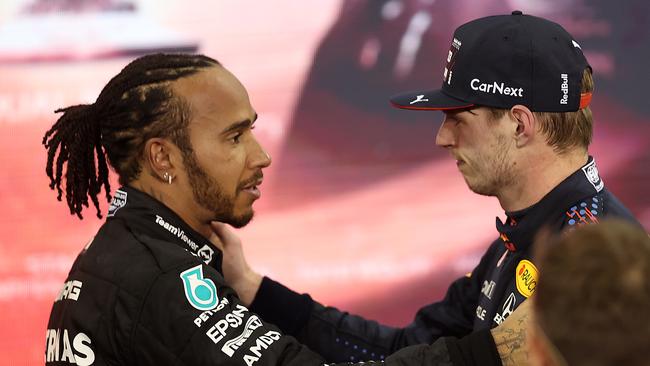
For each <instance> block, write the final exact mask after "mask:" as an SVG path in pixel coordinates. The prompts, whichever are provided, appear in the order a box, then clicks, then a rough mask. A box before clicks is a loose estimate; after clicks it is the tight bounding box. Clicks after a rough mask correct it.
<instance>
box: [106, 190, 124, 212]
mask: <svg viewBox="0 0 650 366" xmlns="http://www.w3.org/2000/svg"><path fill="white" fill-rule="evenodd" d="M126 197H127V193H126V192H124V191H122V190H119V189H118V190H117V191H115V194H114V195H113V199H112V200H111V204H110V206H109V207H108V214H107V215H106V216H108V217H111V216H114V215H115V213H117V210H119V209H120V208H122V207H124V206H126Z"/></svg>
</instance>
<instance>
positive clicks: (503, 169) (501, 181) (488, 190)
mask: <svg viewBox="0 0 650 366" xmlns="http://www.w3.org/2000/svg"><path fill="white" fill-rule="evenodd" d="M495 149H496V152H495V153H494V154H493V155H491V156H489V157H487V158H482V159H481V160H482V161H481V162H480V163H479V164H480V171H477V172H476V177H475V179H473V180H472V181H470V180H468V179H467V177H466V176H464V178H465V182H466V183H467V186H468V187H469V189H470V190H471V191H472V192H474V193H476V194H480V195H482V196H499V192H501V191H502V190H504V189H508V187H511V186H512V185H513V184H514V182H515V181H516V174H515V170H514V168H513V166H512V165H510V162H509V160H508V155H509V154H508V153H509V148H508V147H506V145H505V137H503V136H499V138H498V139H497V144H496V146H495Z"/></svg>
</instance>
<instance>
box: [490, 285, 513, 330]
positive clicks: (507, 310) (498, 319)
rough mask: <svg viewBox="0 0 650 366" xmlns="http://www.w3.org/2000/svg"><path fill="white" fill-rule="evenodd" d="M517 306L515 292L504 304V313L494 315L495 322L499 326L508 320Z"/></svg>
mask: <svg viewBox="0 0 650 366" xmlns="http://www.w3.org/2000/svg"><path fill="white" fill-rule="evenodd" d="M516 305H517V297H516V296H515V294H514V292H511V293H510V296H508V298H507V299H506V301H505V302H504V303H503V307H502V309H501V310H502V311H501V313H497V314H495V315H494V322H495V323H497V324H501V323H502V322H503V321H504V320H506V318H508V317H509V316H510V314H512V312H513V311H515V307H516Z"/></svg>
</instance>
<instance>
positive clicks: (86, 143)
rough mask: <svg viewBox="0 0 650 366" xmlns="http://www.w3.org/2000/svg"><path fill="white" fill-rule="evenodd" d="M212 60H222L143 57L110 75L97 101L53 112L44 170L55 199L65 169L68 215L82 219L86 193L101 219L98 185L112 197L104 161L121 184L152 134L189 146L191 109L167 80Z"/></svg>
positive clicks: (132, 174) (133, 173) (131, 175)
mask: <svg viewBox="0 0 650 366" xmlns="http://www.w3.org/2000/svg"><path fill="white" fill-rule="evenodd" d="M216 65H220V64H219V62H218V61H216V60H214V59H212V58H209V57H206V56H203V55H187V54H155V55H147V56H143V57H140V58H138V59H136V60H134V61H132V62H131V63H129V64H128V65H127V66H126V67H124V68H123V69H122V71H120V73H119V74H117V75H116V76H115V77H113V78H112V79H111V80H110V81H109V82H108V84H106V86H104V88H103V89H102V91H101V93H100V94H99V97H97V100H96V101H95V103H93V104H81V105H74V106H70V107H67V108H62V109H58V110H56V111H55V113H60V112H63V115H62V116H61V117H60V118H59V119H58V120H57V121H56V123H55V124H54V125H53V126H52V128H50V129H49V130H48V131H47V132H46V133H45V136H44V137H43V145H44V146H45V148H46V150H47V163H46V167H45V172H46V174H47V176H48V177H49V178H50V188H51V189H53V190H54V189H55V188H56V190H57V191H58V196H57V199H58V200H59V201H61V197H62V195H63V189H62V188H61V180H62V179H61V178H62V177H63V176H64V173H65V181H66V183H65V198H66V201H67V204H68V207H69V208H70V214H73V215H75V214H76V215H77V216H78V217H79V218H80V219H83V216H82V215H81V211H82V210H83V207H84V206H85V207H88V198H90V200H91V201H92V203H93V205H94V206H95V208H96V209H97V217H98V218H101V217H102V215H101V210H100V208H99V200H98V198H97V196H98V195H99V194H100V193H101V189H102V186H104V191H105V192H106V199H107V201H110V199H111V194H110V191H111V188H110V184H109V181H108V163H110V165H111V166H112V167H113V169H114V170H115V171H116V172H117V174H118V175H119V182H120V184H122V185H125V184H128V183H129V182H131V181H132V180H133V179H136V178H137V177H138V176H139V174H140V172H141V170H142V167H141V165H140V156H141V153H142V152H143V150H144V145H145V142H146V141H147V140H149V139H150V138H153V137H170V138H172V140H173V141H174V142H175V143H177V145H179V147H187V146H188V145H189V140H188V136H187V131H186V127H187V125H188V124H189V120H190V108H189V105H188V104H187V103H186V102H185V101H184V100H183V99H182V98H180V97H179V96H177V95H174V94H173V93H172V90H171V88H170V82H172V81H174V80H176V79H179V78H182V77H185V76H189V75H192V74H194V73H196V72H197V71H199V70H200V69H203V68H206V67H210V66H216ZM57 151H58V155H57ZM55 158H56V160H55ZM107 161H108V163H107ZM66 163H67V164H66ZM64 165H66V168H65V171H64Z"/></svg>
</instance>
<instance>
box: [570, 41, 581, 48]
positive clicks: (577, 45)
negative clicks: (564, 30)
mask: <svg viewBox="0 0 650 366" xmlns="http://www.w3.org/2000/svg"><path fill="white" fill-rule="evenodd" d="M571 43H573V47H575V48H579V49H580V50H582V47H580V45H579V44H578V42H576V41H574V40H571Z"/></svg>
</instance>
